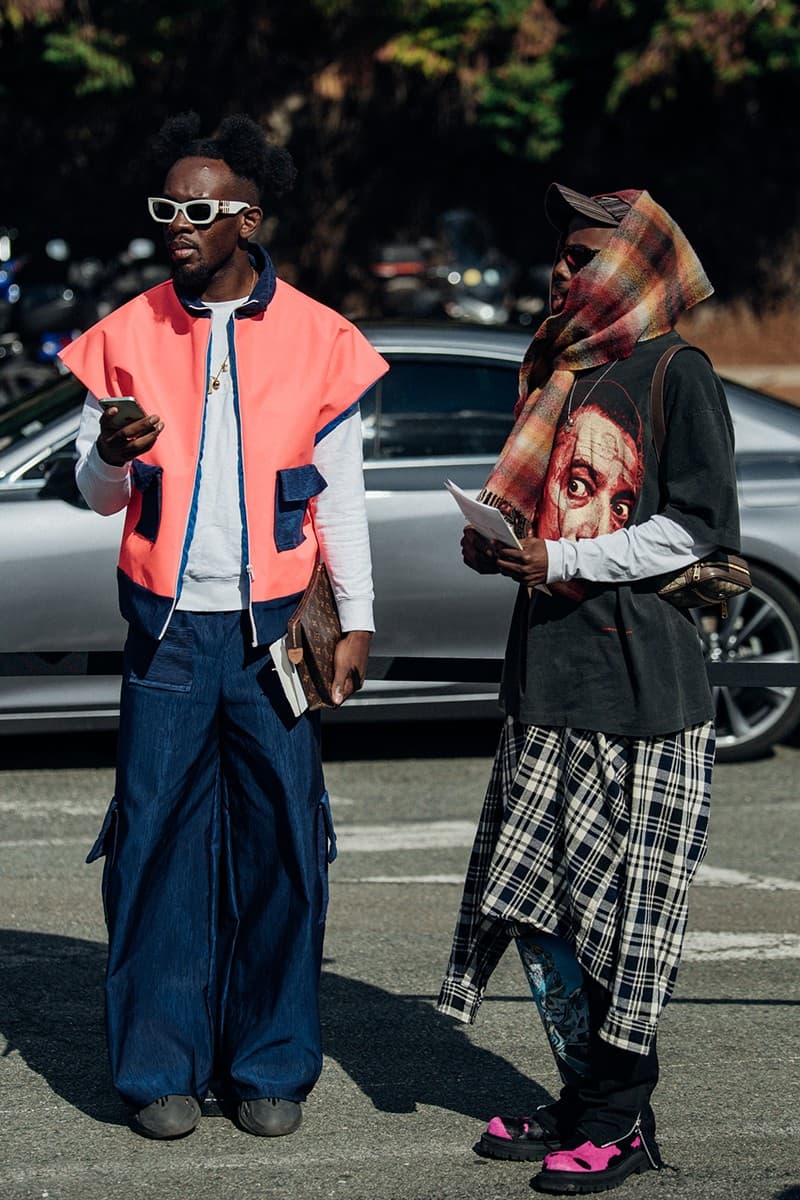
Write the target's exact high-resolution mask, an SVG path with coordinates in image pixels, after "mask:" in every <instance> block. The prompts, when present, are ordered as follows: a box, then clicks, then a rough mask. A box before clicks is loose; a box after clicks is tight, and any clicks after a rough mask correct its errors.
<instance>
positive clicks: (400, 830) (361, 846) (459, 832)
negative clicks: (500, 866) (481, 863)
mask: <svg viewBox="0 0 800 1200" xmlns="http://www.w3.org/2000/svg"><path fill="white" fill-rule="evenodd" d="M474 837H475V822H474V821H393V822H392V823H391V824H388V825H375V824H364V825H359V824H353V825H339V826H338V827H337V829H336V839H337V841H338V844H339V848H340V849H341V850H344V851H345V852H348V851H350V852H354V851H356V852H359V851H360V852H364V853H370V852H373V851H376V850H377V851H386V850H449V849H457V848H458V847H461V846H471V845H472V842H473V840H474Z"/></svg>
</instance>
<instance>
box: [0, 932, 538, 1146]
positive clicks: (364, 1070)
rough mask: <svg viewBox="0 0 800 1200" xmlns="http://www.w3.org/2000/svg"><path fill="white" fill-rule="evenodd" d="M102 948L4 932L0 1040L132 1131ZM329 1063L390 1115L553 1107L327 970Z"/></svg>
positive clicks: (429, 1016)
mask: <svg viewBox="0 0 800 1200" xmlns="http://www.w3.org/2000/svg"><path fill="white" fill-rule="evenodd" d="M105 960H106V948H105V946H104V945H102V944H100V943H98V942H88V941H85V940H82V939H78V938H68V937H60V936H56V935H54V934H43V933H31V932H27V931H22V930H10V929H3V930H0V964H1V965H0V978H2V987H0V1033H2V1034H3V1036H4V1037H5V1038H6V1040H7V1043H8V1045H7V1048H6V1050H5V1052H4V1057H6V1056H8V1055H9V1054H11V1053H15V1052H16V1053H18V1054H19V1055H20V1056H21V1058H22V1059H23V1060H24V1062H25V1063H26V1064H27V1066H28V1067H29V1068H30V1070H31V1071H34V1072H36V1074H38V1075H40V1076H41V1077H42V1078H43V1079H45V1080H46V1081H47V1083H48V1084H49V1085H50V1087H51V1088H52V1089H53V1091H54V1092H56V1093H57V1094H58V1095H59V1096H61V1097H62V1098H63V1099H64V1100H66V1101H67V1103H68V1104H71V1105H72V1106H73V1107H75V1108H77V1109H80V1111H81V1112H84V1113H86V1114H87V1115H88V1116H90V1117H92V1118H93V1119H94V1120H97V1121H102V1122H104V1123H106V1124H111V1125H121V1124H125V1123H126V1110H125V1107H124V1105H123V1104H122V1102H121V1101H120V1100H119V1098H118V1097H117V1095H116V1093H115V1092H114V1090H113V1088H112V1086H111V1080H110V1078H109V1072H108V1060H107V1057H106V1047H105V1035H104V1028H103V975H104V971H105ZM322 1023H323V1047H324V1050H325V1053H326V1054H327V1055H329V1056H330V1057H332V1058H334V1059H336V1060H337V1062H339V1063H340V1065H341V1067H342V1069H343V1070H344V1071H345V1072H346V1073H347V1074H348V1075H349V1076H350V1077H351V1079H352V1080H353V1082H354V1083H355V1084H356V1086H357V1087H359V1088H360V1089H361V1091H362V1092H363V1093H364V1094H365V1095H366V1096H367V1097H368V1098H369V1099H370V1100H371V1101H372V1103H373V1104H374V1105H375V1107H376V1108H377V1109H379V1110H380V1111H382V1112H393V1113H405V1112H413V1111H414V1110H415V1108H416V1106H417V1105H418V1104H432V1105H436V1106H438V1107H440V1108H444V1109H449V1110H451V1111H453V1112H458V1113H463V1114H464V1115H466V1116H470V1117H475V1118H476V1119H477V1120H484V1119H485V1118H486V1114H487V1112H489V1110H490V1109H491V1110H492V1111H494V1110H495V1109H498V1110H499V1109H510V1110H511V1111H525V1110H527V1109H529V1108H531V1107H533V1106H534V1105H535V1104H537V1103H541V1102H542V1100H544V1099H546V1098H547V1096H546V1093H544V1092H543V1091H542V1089H541V1088H540V1087H539V1086H538V1085H537V1084H535V1083H531V1081H530V1080H529V1079H527V1078H526V1076H525V1075H523V1074H522V1073H521V1072H519V1071H517V1070H516V1068H514V1067H513V1066H512V1065H511V1064H510V1063H508V1062H507V1061H506V1060H505V1059H503V1058H501V1057H499V1056H498V1055H496V1054H492V1053H491V1052H489V1051H487V1050H483V1049H481V1048H480V1047H478V1046H474V1045H472V1043H471V1042H470V1041H469V1039H468V1038H467V1037H466V1036H465V1033H464V1027H463V1026H461V1025H457V1024H456V1023H455V1022H453V1021H451V1020H450V1019H449V1018H447V1017H442V1016H440V1015H439V1014H437V1013H436V1012H434V1010H433V1008H432V1005H431V1004H430V1003H428V1002H425V1001H422V1000H420V999H417V998H416V997H404V996H398V995H394V994H392V993H390V992H386V991H384V990H383V989H382V988H378V987H374V986H373V985H371V984H368V983H363V982H362V981H360V980H357V979H350V978H347V977H346V976H344V975H336V974H334V973H332V972H330V971H324V972H323V976H322Z"/></svg>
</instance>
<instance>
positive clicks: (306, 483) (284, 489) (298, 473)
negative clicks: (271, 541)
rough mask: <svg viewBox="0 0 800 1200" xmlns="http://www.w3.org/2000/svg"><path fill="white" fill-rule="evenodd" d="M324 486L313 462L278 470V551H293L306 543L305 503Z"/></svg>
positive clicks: (276, 501)
mask: <svg viewBox="0 0 800 1200" xmlns="http://www.w3.org/2000/svg"><path fill="white" fill-rule="evenodd" d="M327 486H328V485H327V483H326V482H325V480H324V479H323V478H322V476H321V475H320V473H319V471H318V470H317V468H316V467H315V466H314V465H313V463H309V465H308V466H305V467H289V468H288V469H287V470H285V471H278V473H277V480H276V485H275V545H276V547H277V548H278V550H294V549H295V547H296V546H299V545H301V543H302V542H304V541H305V540H306V535H305V534H304V533H303V521H304V520H305V516H306V509H307V508H308V502H309V500H310V499H311V497H312V496H318V495H319V493H320V492H322V491H324V490H325V488H326V487H327Z"/></svg>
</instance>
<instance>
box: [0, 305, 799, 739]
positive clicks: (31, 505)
mask: <svg viewBox="0 0 800 1200" xmlns="http://www.w3.org/2000/svg"><path fill="white" fill-rule="evenodd" d="M365 332H366V334H367V336H368V337H369V338H370V340H371V341H372V342H373V344H374V345H375V346H376V348H377V349H378V350H379V351H380V352H381V353H382V354H383V355H384V356H385V357H386V358H387V359H388V360H389V361H390V363H391V365H392V370H391V372H390V373H389V375H387V376H386V377H385V378H384V379H382V380H381V381H379V382H378V383H377V384H376V385H375V386H374V387H373V388H372V389H371V391H370V392H369V393H368V395H367V396H366V397H365V398H364V401H363V402H362V410H363V418H364V458H365V473H366V480H367V493H368V496H367V503H368V510H369V520H370V529H371V537H372V551H373V560H374V567H375V590H376V597H377V600H376V623H377V626H378V633H377V635H376V637H375V640H374V643H373V653H374V655H375V656H376V659H377V660H378V661H384V662H385V661H386V660H387V659H390V658H394V659H408V658H416V659H421V658H431V657H432V658H455V659H458V660H462V662H463V660H473V661H477V662H482V663H485V662H486V661H487V660H497V659H500V658H501V657H502V653H503V646H504V640H505V635H506V631H507V628H508V623H509V617H510V613H511V608H512V605H513V601H514V591H515V588H514V585H513V584H512V583H511V582H510V581H509V580H507V579H504V578H502V577H499V576H477V575H475V574H474V573H473V572H472V571H469V570H466V569H465V568H464V566H463V564H462V562H461V554H460V548H459V542H460V537H461V529H462V526H463V520H462V518H461V515H460V514H459V512H458V510H457V508H456V506H455V505H454V503H453V501H452V499H451V497H450V496H449V495H448V494H447V492H446V491H445V489H444V486H443V484H444V481H445V479H448V478H450V479H452V480H454V481H455V482H456V483H457V484H459V485H460V486H461V487H462V488H464V490H466V491H471V492H473V493H474V492H477V491H478V489H479V488H480V487H481V485H482V484H483V482H484V480H485V479H486V476H487V474H488V471H489V468H490V467H491V465H492V464H493V462H494V460H495V458H496V455H497V452H498V451H499V449H500V447H501V446H502V444H503V441H504V439H505V436H506V434H507V432H508V429H509V427H510V420H511V409H512V407H513V403H514V399H515V396H516V375H517V369H518V365H519V362H520V359H521V356H522V353H523V351H524V349H525V346H526V344H527V337H526V336H525V334H523V333H518V332H517V333H513V332H505V331H490V330H478V329H471V328H466V327H464V326H458V325H452V326H447V327H434V326H420V327H400V326H387V327H375V328H367V329H365ZM726 389H727V393H728V399H729V403H730V407H731V412H732V415H733V419H734V424H735V426H736V439H737V470H738V477H739V487H740V500H741V512H742V528H743V551H744V553H745V554H746V555H747V557H748V559H749V561H750V564H751V570H752V578H753V588H752V591H750V592H749V593H747V594H746V595H745V596H742V597H739V598H738V599H737V600H736V601H734V602H733V603H732V604H731V606H730V608H729V612H728V615H727V617H726V618H725V619H722V618H721V617H720V616H718V615H716V610H714V614H713V615H709V614H710V613H711V611H712V610H705V612H704V614H702V616H701V615H700V614H698V627H699V629H700V632H701V636H702V637H703V639H704V642H705V645H706V648H707V652H708V655H709V657H710V658H711V659H712V660H715V661H736V660H738V661H742V660H753V661H768V662H781V661H789V662H792V661H794V662H796V661H798V659H800V411H798V410H796V409H794V408H793V407H792V406H791V405H789V404H785V403H783V402H782V401H779V400H776V399H773V398H772V397H769V396H766V395H764V394H762V393H759V392H754V391H751V390H749V389H747V388H744V387H741V386H739V385H738V384H734V383H727V384H726ZM82 400H83V395H82V391H81V389H80V387H79V386H78V384H77V382H76V381H74V380H73V379H71V378H67V379H64V380H61V381H60V382H56V383H54V384H53V385H51V386H48V387H46V388H43V389H41V390H40V391H38V392H36V393H35V394H33V395H32V396H30V397H29V398H28V399H27V400H25V401H24V402H22V403H20V404H18V405H16V406H15V407H13V408H12V409H9V410H6V411H5V412H4V413H0V556H1V561H2V573H0V732H2V733H11V732H15V731H17V732H32V731H36V730H44V729H49V730H52V729H62V730H63V729H100V728H108V727H112V726H113V725H114V724H115V723H116V720H117V709H118V693H119V670H120V663H121V646H122V642H123V638H124V632H125V631H124V625H123V622H122V620H121V618H120V616H119V614H118V611H117V599H116V584H115V571H114V565H115V561H116V554H117V549H118V546H119V539H120V533H121V526H122V514H119V515H118V516H116V517H99V516H97V515H95V514H94V513H92V512H90V511H89V510H88V509H87V508H86V507H85V505H84V504H83V503H82V502H81V500H80V497H79V496H78V494H77V490H76V488H75V486H74V480H73V464H74V443H75V436H76V433H77V428H78V420H79V415H80V408H81V404H82ZM428 673H429V672H425V674H428ZM442 673H444V672H442ZM420 674H423V672H420ZM468 675H469V671H466V672H465V671H464V670H463V668H462V671H461V673H460V678H461V679H462V680H463V679H466V678H468ZM475 675H476V677H477V678H481V676H482V677H483V678H484V679H486V670H485V667H484V669H483V671H482V672H481V671H478V670H476V672H475ZM496 691H497V688H496V684H495V683H493V682H484V683H468V682H461V683H457V682H453V681H452V679H451V680H447V679H445V680H442V681H435V680H434V681H431V680H428V679H425V680H422V681H421V680H419V679H414V680H407V681H402V680H395V681H392V680H391V679H388V678H382V679H381V678H376V679H371V680H368V682H367V684H366V686H365V687H364V689H363V691H362V692H360V693H359V695H358V696H357V697H355V698H354V699H353V700H351V701H349V702H348V704H347V705H345V706H344V708H343V709H341V710H338V711H337V712H336V713H335V714H331V716H333V719H336V720H354V719H359V718H361V719H367V720H382V719H392V720H397V719H403V718H415V719H419V718H426V719H427V718H432V717H436V718H441V717H449V716H453V717H455V716H459V717H486V716H495V715H497V711H498V710H497V705H496V700H495V696H496ZM716 703H717V730H718V738H719V750H720V757H724V758H728V759H735V758H743V757H746V756H751V755H754V754H757V753H760V752H762V751H763V750H765V749H766V748H767V747H768V746H770V745H771V744H772V743H774V742H776V741H778V740H780V739H781V738H784V737H786V736H787V735H788V734H789V733H790V732H791V731H792V730H794V728H795V727H796V726H797V725H798V724H800V688H794V687H767V686H764V687H735V688H734V687H719V688H717V689H716Z"/></svg>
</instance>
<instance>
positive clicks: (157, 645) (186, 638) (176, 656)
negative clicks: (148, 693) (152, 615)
mask: <svg viewBox="0 0 800 1200" xmlns="http://www.w3.org/2000/svg"><path fill="white" fill-rule="evenodd" d="M124 662H125V677H126V679H127V682H128V683H131V684H133V685H134V686H136V687H150V688H158V689H160V690H162V691H167V692H189V691H191V688H192V675H193V662H192V631H191V629H184V628H181V627H177V628H176V627H175V626H174V625H172V624H171V625H170V627H169V628H168V629H167V632H166V633H165V634H164V636H163V638H162V639H161V641H160V642H158V641H156V640H155V638H151V637H148V636H147V634H144V633H140V632H139V631H138V630H136V629H134V628H131V632H130V634H129V635H128V641H127V643H126V645H125V659H124Z"/></svg>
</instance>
